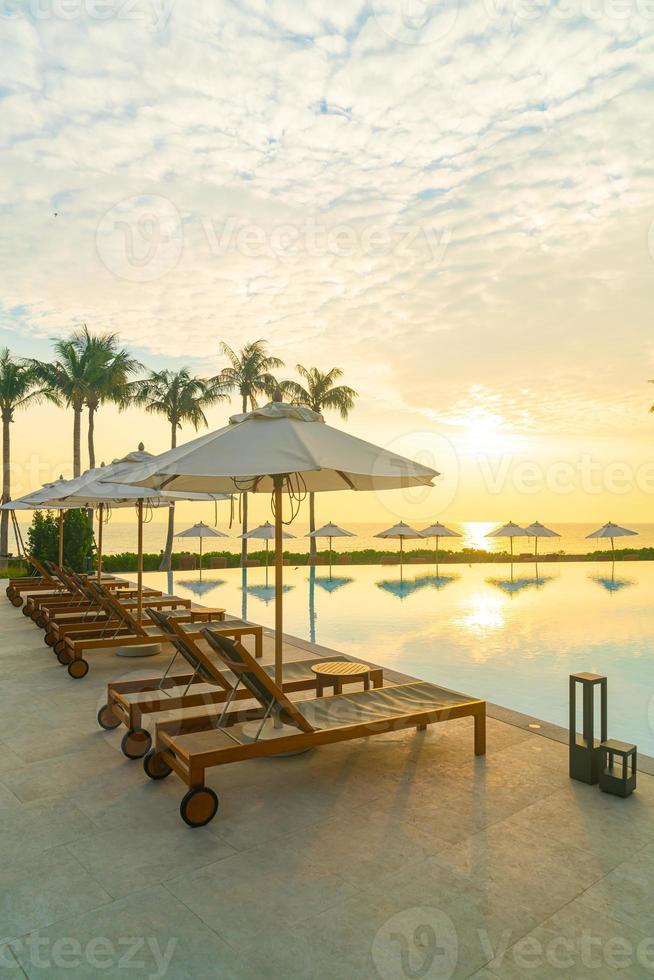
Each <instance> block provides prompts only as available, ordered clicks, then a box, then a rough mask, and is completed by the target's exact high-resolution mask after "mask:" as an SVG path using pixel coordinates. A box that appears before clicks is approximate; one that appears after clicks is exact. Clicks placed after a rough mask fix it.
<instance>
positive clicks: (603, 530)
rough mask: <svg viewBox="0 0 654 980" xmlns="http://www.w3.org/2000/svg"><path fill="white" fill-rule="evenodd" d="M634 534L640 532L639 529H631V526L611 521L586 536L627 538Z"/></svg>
mask: <svg viewBox="0 0 654 980" xmlns="http://www.w3.org/2000/svg"><path fill="white" fill-rule="evenodd" d="M634 534H638V531H630V530H629V528H626V527H620V525H619V524H613V523H612V522H611V521H609V522H608V524H603V525H602V526H601V527H599V528H598V529H597V530H596V531H592V532H591V533H590V534H587V535H586V538H626V537H631V536H632V535H634Z"/></svg>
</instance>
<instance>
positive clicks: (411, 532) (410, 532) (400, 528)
mask: <svg viewBox="0 0 654 980" xmlns="http://www.w3.org/2000/svg"><path fill="white" fill-rule="evenodd" d="M375 537H376V538H398V539H399V542H400V565H401V564H402V558H403V555H404V539H405V538H422V537H423V534H422V531H416V529H415V527H409V525H408V524H405V523H404V521H400V523H399V524H394V525H393V527H387V528H386V530H385V531H380V532H379V533H378V534H375Z"/></svg>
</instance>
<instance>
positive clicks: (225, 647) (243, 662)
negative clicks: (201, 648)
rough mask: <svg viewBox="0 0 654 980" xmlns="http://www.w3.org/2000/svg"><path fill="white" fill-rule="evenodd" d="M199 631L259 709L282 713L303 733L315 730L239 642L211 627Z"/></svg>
mask: <svg viewBox="0 0 654 980" xmlns="http://www.w3.org/2000/svg"><path fill="white" fill-rule="evenodd" d="M202 632H203V634H204V636H205V637H206V639H207V642H208V643H209V645H210V646H211V647H212V648H213V649H214V650H215V651H216V653H217V654H218V656H219V657H220V658H221V660H222V661H223V663H224V664H225V666H226V667H229V669H230V670H231V671H232V673H234V674H236V676H237V677H238V679H239V680H240V682H241V683H242V684H243V685H244V686H245V687H247V689H248V690H249V692H250V693H251V694H252V696H253V697H254V698H256V700H257V701H258V702H259V704H260V705H261V706H262V707H264V708H265V709H266V710H271V709H272V711H273V712H275V713H281V712H283V713H284V714H286V715H287V716H288V717H289V718H290V719H291V721H292V722H293V723H294V724H295V725H297V726H298V728H300V729H301V730H302V731H303V732H312V731H314V729H313V727H312V726H311V725H310V724H309V722H308V721H307V720H306V719H305V718H303V717H302V715H301V714H300V712H299V711H298V710H297V708H296V707H295V705H294V704H293V702H292V701H289V699H288V698H287V697H286V695H285V694H284V692H283V691H282V689H281V688H280V687H278V686H277V684H275V682H274V681H273V679H272V678H271V677H269V676H268V674H266V672H265V671H264V670H262V669H261V667H260V666H259V664H258V663H257V662H256V660H255V659H254V657H252V656H251V655H250V654H249V653H248V651H247V650H246V649H245V647H244V646H243V644H242V643H239V642H238V641H237V640H232V639H230V638H229V637H227V636H225V635H224V634H223V633H220V632H218V631H216V630H213V629H211V627H206V628H205V629H203V630H202Z"/></svg>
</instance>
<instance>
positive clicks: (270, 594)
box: [244, 585, 295, 605]
mask: <svg viewBox="0 0 654 980" xmlns="http://www.w3.org/2000/svg"><path fill="white" fill-rule="evenodd" d="M294 588H295V586H294V585H283V586H282V592H290V591H291V590H292V589H294ZM244 591H245V592H247V594H248V595H253V596H254V598H255V599H261V601H262V602H265V604H266V605H268V604H269V603H271V602H272V601H273V599H274V598H275V586H274V585H246V586H245V590H244Z"/></svg>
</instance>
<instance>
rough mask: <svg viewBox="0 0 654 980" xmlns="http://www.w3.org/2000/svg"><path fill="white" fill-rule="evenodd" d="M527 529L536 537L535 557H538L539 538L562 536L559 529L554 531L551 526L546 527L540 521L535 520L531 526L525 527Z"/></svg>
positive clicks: (528, 532) (531, 535) (530, 535)
mask: <svg viewBox="0 0 654 980" xmlns="http://www.w3.org/2000/svg"><path fill="white" fill-rule="evenodd" d="M525 531H526V532H527V534H528V535H529V537H530V538H533V539H534V558H536V559H537V558H538V539H539V538H560V537H561V535H560V534H559V532H558V531H553V530H552V528H551V527H545V525H544V524H541V523H540V521H534V523H533V524H530V525H529V527H526V528H525Z"/></svg>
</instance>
